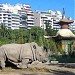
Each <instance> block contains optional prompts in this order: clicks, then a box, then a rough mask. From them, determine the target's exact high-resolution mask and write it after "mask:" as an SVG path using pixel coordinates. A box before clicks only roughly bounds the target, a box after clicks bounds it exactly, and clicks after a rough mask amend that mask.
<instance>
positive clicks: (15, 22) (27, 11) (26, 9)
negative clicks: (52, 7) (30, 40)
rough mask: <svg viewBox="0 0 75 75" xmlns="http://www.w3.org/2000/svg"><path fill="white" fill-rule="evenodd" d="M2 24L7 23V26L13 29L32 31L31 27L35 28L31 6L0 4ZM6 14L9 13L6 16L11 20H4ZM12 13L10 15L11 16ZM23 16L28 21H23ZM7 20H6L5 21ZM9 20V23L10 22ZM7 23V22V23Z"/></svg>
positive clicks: (0, 20)
mask: <svg viewBox="0 0 75 75" xmlns="http://www.w3.org/2000/svg"><path fill="white" fill-rule="evenodd" d="M0 11H1V12H0V15H1V14H2V15H1V16H0V22H1V23H5V25H6V26H7V27H8V28H11V29H19V28H23V29H31V27H33V26H34V14H33V11H32V9H31V7H30V5H25V4H16V5H15V6H12V5H10V4H0ZM4 12H7V13H6V14H7V15H8V16H7V15H4V16H7V18H8V17H9V19H6V18H4V20H3V14H4ZM9 12H10V14H9ZM22 16H25V17H27V18H26V19H23V17H22ZM5 19H6V20H5ZM8 20H9V21H8ZM6 21H7V22H6ZM8 22H9V24H8Z"/></svg>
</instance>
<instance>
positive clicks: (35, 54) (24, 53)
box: [0, 42, 48, 69]
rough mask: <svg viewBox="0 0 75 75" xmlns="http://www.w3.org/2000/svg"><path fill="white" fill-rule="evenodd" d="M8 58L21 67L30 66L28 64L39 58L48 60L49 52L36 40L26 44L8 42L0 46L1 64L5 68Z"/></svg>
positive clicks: (40, 60) (41, 60)
mask: <svg viewBox="0 0 75 75" xmlns="http://www.w3.org/2000/svg"><path fill="white" fill-rule="evenodd" d="M6 58H7V59H8V61H10V62H11V63H13V64H15V65H16V66H17V67H19V68H28V64H31V63H32V62H33V61H36V60H38V61H39V62H43V61H47V60H48V59H47V58H48V57H47V53H46V52H44V51H43V48H42V47H39V46H38V45H37V44H36V43H35V42H31V43H25V44H6V45H3V46H1V47H0V66H1V67H2V69H3V68H5V61H6Z"/></svg>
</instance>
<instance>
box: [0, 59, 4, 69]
mask: <svg viewBox="0 0 75 75" xmlns="http://www.w3.org/2000/svg"><path fill="white" fill-rule="evenodd" d="M0 64H1V68H2V69H4V68H5V60H4V59H1V60H0Z"/></svg>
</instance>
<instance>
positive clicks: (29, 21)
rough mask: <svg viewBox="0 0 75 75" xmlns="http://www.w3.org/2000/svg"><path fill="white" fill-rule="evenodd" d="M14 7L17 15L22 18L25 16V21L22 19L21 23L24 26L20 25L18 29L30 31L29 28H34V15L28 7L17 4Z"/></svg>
mask: <svg viewBox="0 0 75 75" xmlns="http://www.w3.org/2000/svg"><path fill="white" fill-rule="evenodd" d="M15 7H16V8H17V10H18V13H19V14H20V15H21V16H22V15H23V16H25V17H26V19H22V18H21V21H23V23H25V26H24V24H21V26H20V27H25V28H26V29H31V27H33V26H34V14H33V11H32V9H31V6H30V5H25V4H17V5H15Z"/></svg>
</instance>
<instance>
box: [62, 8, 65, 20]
mask: <svg viewBox="0 0 75 75" xmlns="http://www.w3.org/2000/svg"><path fill="white" fill-rule="evenodd" d="M63 18H65V9H64V8H63V12H62V19H63Z"/></svg>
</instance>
